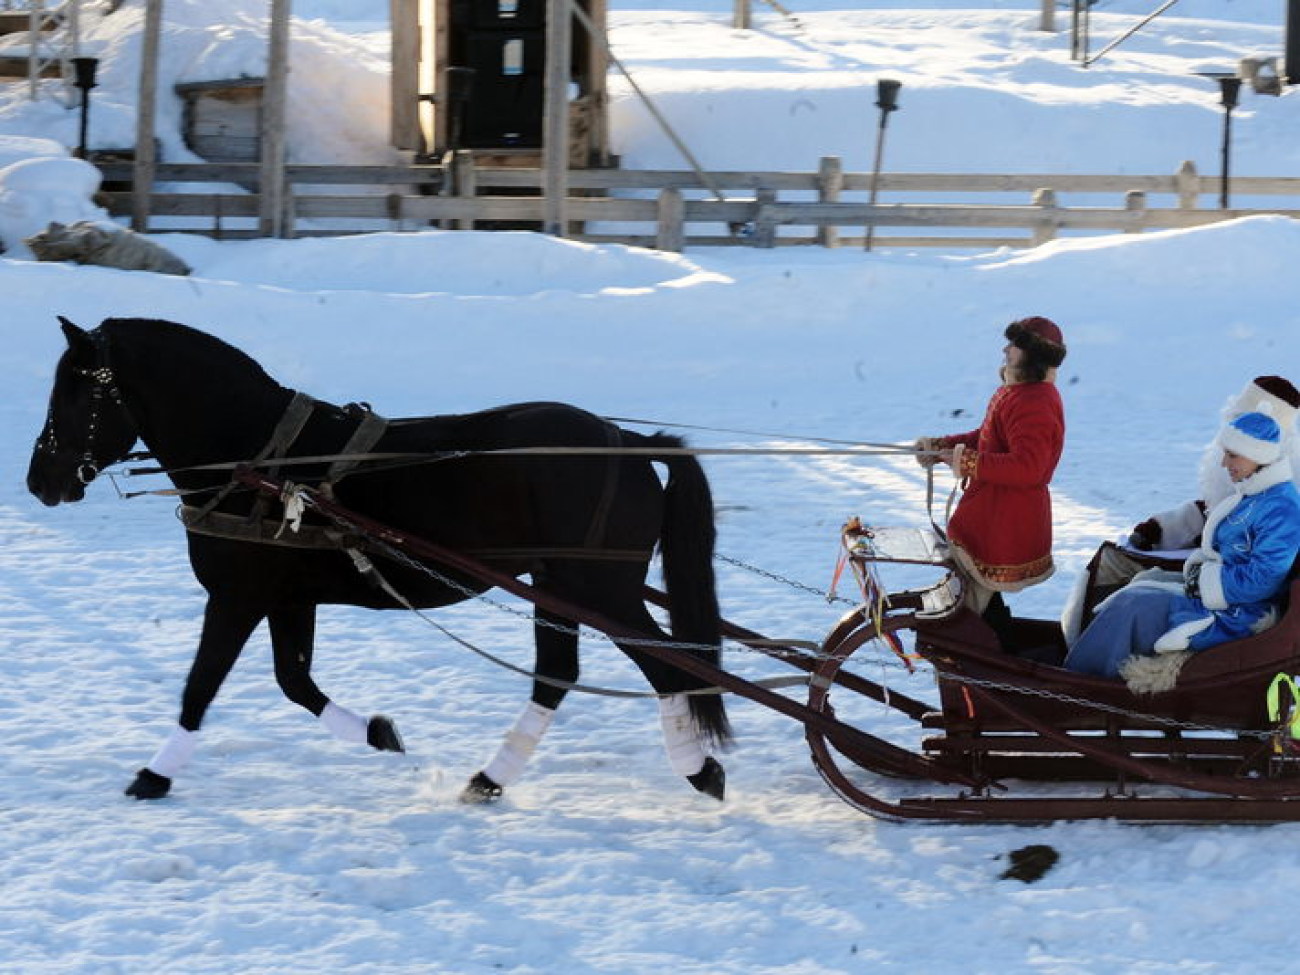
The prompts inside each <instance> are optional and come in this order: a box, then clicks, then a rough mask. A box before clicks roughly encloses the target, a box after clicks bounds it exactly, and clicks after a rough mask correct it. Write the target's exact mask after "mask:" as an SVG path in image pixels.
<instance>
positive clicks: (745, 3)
mask: <svg viewBox="0 0 1300 975" xmlns="http://www.w3.org/2000/svg"><path fill="white" fill-rule="evenodd" d="M752 25H753V20H752V19H751V17H750V7H749V0H735V6H734V7H733V8H732V15H731V26H732V27H734V28H735V29H736V30H749V28H750V27H751V26H752Z"/></svg>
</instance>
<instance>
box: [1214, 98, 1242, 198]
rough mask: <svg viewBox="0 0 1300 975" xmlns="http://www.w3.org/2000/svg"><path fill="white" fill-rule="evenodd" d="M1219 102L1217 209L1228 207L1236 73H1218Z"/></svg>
mask: <svg viewBox="0 0 1300 975" xmlns="http://www.w3.org/2000/svg"><path fill="white" fill-rule="evenodd" d="M1216 80H1217V81H1218V82H1219V96H1220V97H1219V104H1220V105H1222V106H1223V167H1222V170H1221V175H1220V177H1219V209H1221V210H1226V209H1228V161H1229V157H1230V152H1231V148H1232V110H1233V109H1234V108H1236V107H1237V98H1238V96H1239V95H1240V94H1241V79H1240V78H1238V77H1237V76H1236V75H1232V76H1228V77H1225V76H1223V75H1220V76H1219V77H1218V78H1217V79H1216Z"/></svg>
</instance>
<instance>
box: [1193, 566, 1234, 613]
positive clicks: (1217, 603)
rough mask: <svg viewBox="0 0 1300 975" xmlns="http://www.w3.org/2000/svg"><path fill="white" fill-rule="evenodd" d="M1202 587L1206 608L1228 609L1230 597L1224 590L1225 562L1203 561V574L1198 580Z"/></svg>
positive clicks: (1202, 599) (1202, 600)
mask: <svg viewBox="0 0 1300 975" xmlns="http://www.w3.org/2000/svg"><path fill="white" fill-rule="evenodd" d="M1198 585H1199V586H1200V587H1201V602H1203V603H1205V608H1206V609H1227V608H1228V597H1227V594H1226V593H1224V591H1223V563H1222V562H1218V561H1212V562H1203V563H1201V575H1200V579H1199V580H1198Z"/></svg>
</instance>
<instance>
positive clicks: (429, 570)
mask: <svg viewBox="0 0 1300 975" xmlns="http://www.w3.org/2000/svg"><path fill="white" fill-rule="evenodd" d="M330 517H331V519H332V520H334V521H335V522H336V523H338V524H341V525H344V526H346V527H348V528H351V529H352V530H354V531H357V530H359V529H357V527H356V526H354V525H352V524H351V523H350V522H348V521H347V520H346V519H345V518H342V517H339V516H338V515H334V514H331V515H330ZM370 541H371V542H372V543H373V544H375V546H376V547H377V548H379V549H381V550H383V552H384V554H385V555H386V556H387V557H389V558H391V559H393V560H394V561H395V562H398V563H400V564H402V565H405V566H407V567H408V568H411V569H414V570H416V571H417V572H420V573H422V574H424V575H426V576H428V577H429V578H431V579H434V580H435V581H437V582H439V583H441V584H442V585H444V586H447V587H448V588H449V589H452V590H453V591H455V592H458V593H460V594H461V595H462V596H464V597H465V598H466V599H474V600H478V601H479V602H482V603H484V604H486V605H488V606H491V607H493V608H494V609H498V610H501V611H502V612H505V613H509V614H510V615H512V616H516V617H518V618H520V619H525V620H528V621H530V622H532V623H533V624H534V625H536V626H542V627H545V628H548V629H551V630H555V631H556V632H559V633H564V634H566V635H570V636H582V634H583V628H582V627H577V626H567V625H565V624H563V623H556V622H555V621H553V620H548V619H543V618H541V617H537V616H534V615H532V614H531V613H529V612H526V611H524V610H521V609H518V608H516V607H514V606H510V605H507V604H506V603H503V602H500V601H499V600H496V599H493V598H491V597H490V596H487V595H486V594H484V593H482V592H477V591H475V590H473V589H471V588H469V587H468V586H465V585H462V584H461V583H459V582H457V581H456V580H455V579H452V578H450V577H449V576H447V575H445V574H443V573H441V572H439V571H438V570H437V569H435V568H433V567H432V566H430V565H427V564H426V563H424V562H421V561H419V560H418V559H415V558H413V557H411V556H410V555H408V554H406V553H405V552H403V551H402V550H401V549H398V548H394V547H393V546H391V545H388V544H387V543H384V542H382V541H379V540H378V539H374V538H370ZM723 558H724V561H728V562H732V563H733V564H736V563H734V561H733V560H731V559H726V558H725V557H723ZM740 567H742V568H751V567H749V566H745V565H744V564H743V563H740ZM753 571H756V572H758V574H760V575H771V577H772V578H774V579H776V580H777V581H781V582H785V583H787V584H788V585H791V586H793V587H794V588H799V589H806V590H808V591H810V592H815V593H816V592H817V590H815V589H813V588H812V587H810V586H804V585H803V584H802V583H797V582H793V581H791V580H785V579H782V578H781V577H780V576H776V575H774V574H769V573H766V572H765V570H761V569H754V570H753ZM818 595H821V594H820V593H818ZM836 598H841V599H842V597H836ZM843 601H844V602H849V600H843ZM855 605H856V604H855ZM587 632H588V634H589V635H591V636H594V637H597V638H599V639H602V640H605V641H607V642H609V643H615V644H617V643H620V642H621V643H627V644H629V645H631V646H647V647H666V648H669V649H676V650H702V651H708V652H712V651H713V650H715V649H716V648H715V647H714V646H712V645H711V644H701V643H683V642H681V641H678V640H652V639H648V638H640V637H634V638H630V639H624V640H620V641H615V640H614V638H613V637H611V636H609V635H608V634H606V633H603V632H601V631H599V630H594V629H590V628H588V630H587ZM732 642H734V641H732ZM739 646H740V647H741V649H743V650H745V651H747V652H750V653H759V654H763V651H762V650H760V649H758V648H754V647H749V646H746V645H744V644H739ZM807 654H808V656H809V657H810V658H811V659H815V660H827V659H831V655H830V654H827V653H825V652H824V651H823V652H807ZM763 655H764V656H767V654H763ZM927 662H928V663H930V665H931V667H932V668H933V670H934V673H935V677H936V679H937V678H938V677H944V678H945V679H947V680H951V681H953V682H954V683H958V684H966V685H970V686H972V687H981V688H984V689H987V690H997V691H1005V692H1007V693H1011V694H1021V695H1027V696H1030V697H1039V698H1043V699H1046V700H1051V701H1058V702H1060V703H1062V704H1073V705H1077V706H1080V707H1085V708H1090V709H1093V710H1097V711H1102V712H1105V713H1108V714H1115V715H1119V716H1121V717H1125V718H1133V719H1137V720H1139V721H1144V722H1147V723H1149V724H1154V725H1159V726H1161V727H1167V728H1175V729H1178V730H1180V731H1208V732H1216V733H1220V734H1236V735H1239V736H1241V737H1244V738H1254V739H1257V740H1259V741H1269V740H1271V739H1272V738H1273V732H1270V731H1257V730H1254V729H1243V728H1228V727H1222V726H1217V725H1208V724H1201V723H1198V722H1194V721H1179V720H1178V719H1176V718H1169V717H1166V716H1164V715H1158V714H1149V713H1146V712H1143V711H1133V710H1130V709H1128V708H1122V707H1118V706H1117V705H1112V704H1104V703H1102V702H1100V701H1093V700H1090V699H1088V698H1083V697H1077V696H1075V695H1072V694H1065V693H1062V692H1060V691H1051V690H1046V689H1043V688H1037V687H1025V686H1022V685H1019V684H1011V683H1008V682H1006V681H994V680H986V679H984V678H980V677H970V676H968V675H965V674H957V673H953V672H952V671H949V670H944V669H942V668H940V667H938V666H935V665H934V663H933V661H927ZM876 663H878V665H879V666H882V667H896V668H898V669H899V670H903V671H907V668H906V666H905V665H904V664H903V663H902V662H901V661H897V660H894V659H891V658H890V657H887V656H885V655H883V654H881V655H880V659H879V660H878V661H877V662H876Z"/></svg>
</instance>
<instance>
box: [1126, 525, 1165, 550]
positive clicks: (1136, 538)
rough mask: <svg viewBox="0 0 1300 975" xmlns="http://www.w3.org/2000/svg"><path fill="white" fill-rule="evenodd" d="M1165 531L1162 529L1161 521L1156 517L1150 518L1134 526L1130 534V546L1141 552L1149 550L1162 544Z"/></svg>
mask: <svg viewBox="0 0 1300 975" xmlns="http://www.w3.org/2000/svg"><path fill="white" fill-rule="evenodd" d="M1162 534H1163V533H1162V532H1161V530H1160V522H1158V521H1156V520H1155V519H1154V518H1148V519H1147V520H1146V521H1144V522H1141V523H1140V524H1138V525H1135V526H1134V527H1133V531H1132V532H1131V533H1130V534H1129V537H1128V544H1129V548H1135V549H1137V550H1138V551H1140V552H1149V551H1151V550H1152V549H1153V548H1155V547H1156V546H1157V545H1159V544H1160V537H1161V535H1162Z"/></svg>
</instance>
